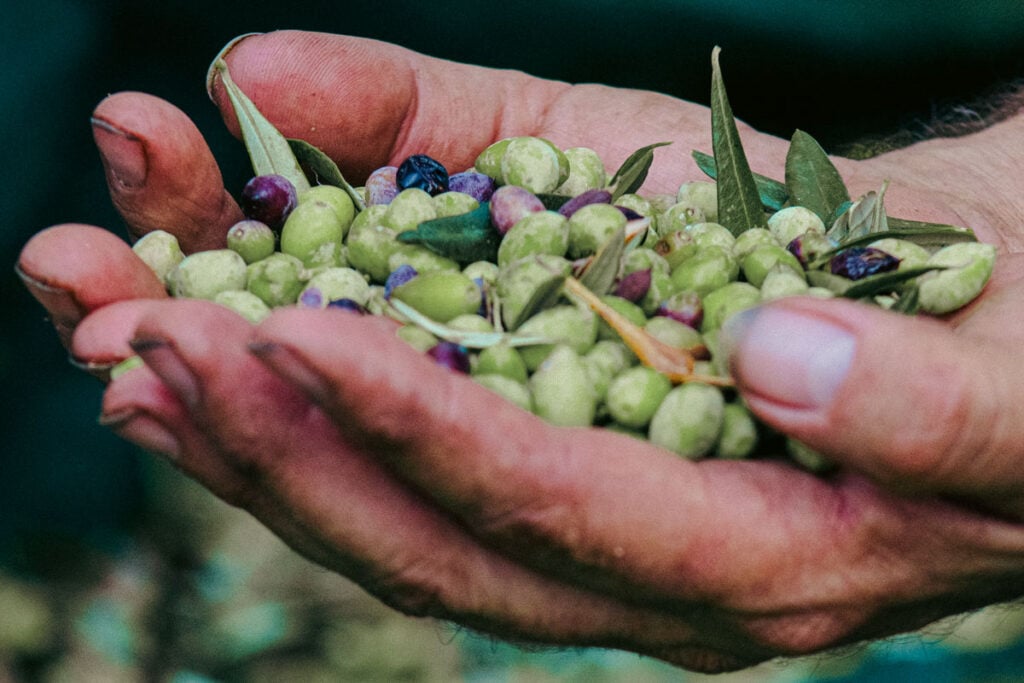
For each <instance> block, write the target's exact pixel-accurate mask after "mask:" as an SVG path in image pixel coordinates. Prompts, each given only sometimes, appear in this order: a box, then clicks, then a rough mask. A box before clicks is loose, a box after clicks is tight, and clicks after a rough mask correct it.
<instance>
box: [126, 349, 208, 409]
mask: <svg viewBox="0 0 1024 683" xmlns="http://www.w3.org/2000/svg"><path fill="white" fill-rule="evenodd" d="M129 346H131V347H132V350H133V351H135V353H137V354H139V355H140V356H142V360H144V361H145V362H146V366H147V367H149V368H150V369H151V370H152V371H153V372H155V373H156V374H157V375H158V376H159V377H160V379H161V380H162V381H163V382H164V384H166V385H167V386H168V387H169V388H170V389H171V391H173V392H174V393H175V394H177V396H178V398H180V399H181V401H182V402H183V403H184V404H185V405H186V406H188V407H190V408H194V407H196V406H197V405H199V382H198V380H197V379H196V376H195V375H194V374H193V373H192V371H191V370H190V369H189V367H188V365H186V364H185V362H184V361H183V360H182V358H181V356H179V355H178V352H177V351H176V350H175V348H174V345H173V344H171V343H170V342H169V341H166V340H163V339H133V340H132V341H131V342H129Z"/></svg>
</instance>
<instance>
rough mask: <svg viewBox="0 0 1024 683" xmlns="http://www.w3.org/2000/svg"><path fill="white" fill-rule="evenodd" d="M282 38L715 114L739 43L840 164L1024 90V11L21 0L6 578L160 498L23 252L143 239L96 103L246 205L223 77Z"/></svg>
mask: <svg viewBox="0 0 1024 683" xmlns="http://www.w3.org/2000/svg"><path fill="white" fill-rule="evenodd" d="M275 28H304V29H314V30H322V31H329V32H338V33H350V34H356V35H365V36H370V37H375V38H381V39H384V40H389V41H393V42H396V43H399V44H402V45H405V46H408V47H411V48H413V49H417V50H420V51H422V52H426V53H429V54H433V55H436V56H440V57H447V58H451V59H456V60H461V61H468V62H473V63H478V64H484V65H492V66H499V67H508V68H517V69H522V70H525V71H528V72H531V73H533V74H536V75H539V76H546V77H551V78H557V79H563V80H568V81H593V82H603V83H607V84H612V85H622V86H630V87H640V88H650V89H656V90H660V91H664V92H667V93H671V94H675V95H678V96H681V97H684V98H687V99H691V100H696V101H700V102H703V101H705V100H706V98H707V90H708V79H709V55H710V52H711V48H712V46H713V45H715V44H718V45H721V46H722V47H723V57H722V60H723V68H724V69H725V73H726V80H727V83H728V85H729V90H730V96H731V98H732V104H733V109H734V111H735V112H736V114H737V116H738V117H740V118H742V119H745V120H746V121H748V122H750V123H752V124H753V125H755V126H757V127H759V128H761V129H763V130H767V131H770V132H775V133H778V134H780V135H784V136H787V137H788V136H789V135H790V134H791V132H792V131H793V129H795V128H802V129H805V130H807V131H809V132H811V133H812V135H814V136H815V137H817V138H818V139H819V140H820V141H822V142H823V144H824V145H825V146H826V147H828V148H835V146H837V145H840V144H842V143H846V142H849V141H851V140H854V139H857V138H860V137H862V136H873V135H884V134H888V133H890V132H892V131H893V130H894V129H897V128H899V127H901V126H908V125H909V126H915V127H919V122H920V121H924V120H927V119H928V118H929V117H930V116H931V115H932V114H933V112H934V111H936V110H940V109H944V108H946V107H948V106H949V105H950V104H952V103H956V102H960V101H963V100H965V99H969V98H971V97H973V96H975V95H977V94H979V93H982V92H984V91H985V90H986V89H988V88H990V87H991V86H992V85H993V84H995V83H998V82H1000V81H1004V80H1007V79H1012V78H1015V77H1024V6H1022V4H1021V3H1020V2H1019V0H975V1H974V2H945V3H942V2H939V3H937V2H934V0H931V1H928V0H906V1H902V2H900V1H898V0H897V1H890V2H837V1H825V0H817V1H815V0H799V1H792V2H758V1H756V0H676V1H671V0H661V1H657V0H638V1H637V2H631V3H621V2H615V3H613V2H609V1H607V0H594V1H592V2H589V3H584V2H571V1H568V0H547V1H545V2H537V1H528V2H520V3H508V2H505V3H484V2H463V1H456V2H446V3H430V2H404V1H394V2H386V3H378V2H372V1H370V0H364V1H363V2H359V3H346V2H338V1H335V2H325V1H322V0H307V1H305V2H302V3H296V2H281V1H278V2H274V3H271V2H262V1H261V0H253V1H252V2H249V3H244V4H242V3H220V4H212V3H206V2H181V1H178V2H174V1H167V2H162V3H141V2H127V1H124V2H113V1H107V2H103V1H98V0H91V1H88V2H87V1H76V0H36V1H34V2H26V1H20V2H16V3H15V5H14V6H13V7H8V8H7V9H6V10H5V17H4V20H3V21H2V22H0V57H2V65H3V68H2V69H0V111H2V117H0V121H2V123H3V126H2V131H3V132H2V136H3V137H2V144H3V146H2V148H0V149H2V153H3V155H4V163H3V164H2V168H3V178H2V182H0V188H2V189H0V198H2V200H3V201H2V204H0V206H2V207H3V214H2V215H3V223H2V225H3V228H2V230H0V253H2V257H0V261H2V262H3V263H4V264H7V265H6V266H4V268H3V271H2V272H3V275H2V276H0V287H2V290H0V297H2V302H3V310H4V313H3V318H4V319H3V321H2V323H0V330H2V332H0V387H3V389H2V391H3V397H4V408H3V410H0V420H2V422H0V430H2V434H3V439H4V441H3V443H4V447H3V449H2V451H0V566H7V567H9V568H13V569H16V570H18V571H23V572H28V573H43V574H49V573H53V572H60V571H69V570H70V571H77V570H78V566H77V565H76V564H75V558H78V557H80V555H81V550H82V549H83V548H89V549H93V548H97V547H99V548H103V549H116V548H117V547H118V545H119V544H120V543H123V542H125V539H126V538H128V535H127V534H128V533H130V532H131V531H133V530H134V528H135V526H136V524H137V522H138V520H140V519H142V518H143V517H142V513H143V512H144V510H145V503H146V497H145V495H144V487H143V485H142V484H143V476H142V474H143V470H142V467H141V462H142V461H141V460H140V458H139V455H138V453H136V451H135V450H134V449H133V448H131V447H129V446H127V445H125V444H123V443H121V442H120V441H118V440H117V439H115V438H113V437H112V436H110V435H109V434H107V433H106V432H105V431H104V430H103V429H101V428H100V427H99V426H97V425H96V416H97V414H98V411H99V398H100V393H101V387H100V385H99V384H98V383H97V382H95V381H94V380H92V379H90V378H88V377H86V376H84V375H83V374H81V373H79V372H76V371H75V370H73V369H72V368H71V367H70V366H69V365H68V364H67V362H66V357H65V354H64V351H63V349H62V348H61V347H60V345H59V343H58V342H57V339H56V337H55V335H54V334H53V333H52V331H51V330H50V329H49V327H48V326H47V325H46V323H45V322H44V320H43V314H42V310H41V308H39V307H38V305H36V304H35V302H34V301H33V300H31V299H30V297H29V296H28V295H27V294H26V293H25V292H24V291H23V289H22V287H21V285H20V283H19V282H18V281H17V279H16V278H15V276H14V274H13V270H12V267H13V264H14V262H15V260H16V257H17V253H18V250H19V249H20V247H21V245H22V244H24V242H25V241H26V240H27V239H28V238H29V237H30V236H31V235H32V234H33V233H34V232H36V231H38V230H40V229H42V228H44V227H46V226H47V225H51V224H54V223H60V222H66V221H81V222H88V223H95V224H98V225H103V226H106V227H109V228H111V229H113V230H115V231H117V232H122V231H123V229H122V225H121V222H120V220H119V218H118V217H117V215H116V214H115V213H114V212H113V211H112V209H111V208H110V206H109V200H108V198H107V195H106V190H105V184H104V182H103V176H102V170H101V168H100V164H99V161H98V159H97V157H96V154H95V151H94V149H93V145H92V138H91V131H90V128H89V114H90V112H91V110H92V108H93V107H94V106H95V104H96V103H97V102H98V101H99V100H100V99H102V98H103V97H104V96H105V95H107V94H108V93H111V92H114V91H118V90H127V89H134V90H144V91H148V92H151V93H154V94H157V95H159V96H162V97H165V98H167V99H169V100H171V101H173V102H174V103H176V104H178V105H179V106H180V107H181V108H182V109H184V110H185V111H186V112H187V113H188V114H189V115H191V116H192V117H193V118H194V119H195V120H196V121H197V123H198V124H199V126H200V128H201V129H202V130H203V131H204V132H205V133H206V134H207V136H208V138H209V140H210V142H211V145H212V146H213V148H214V151H215V153H216V154H217V156H218V157H219V158H220V159H222V160H223V164H224V167H225V178H226V180H227V182H228V186H229V188H230V189H234V190H237V189H238V188H240V187H241V184H242V183H243V182H244V180H245V178H246V176H247V169H246V160H245V156H244V151H243V150H242V147H241V145H240V144H239V143H238V142H237V141H235V140H234V139H233V138H231V137H230V136H229V135H227V133H226V132H224V130H223V128H222V125H221V122H220V118H219V115H218V114H217V112H216V111H215V109H214V107H213V106H212V105H211V104H210V103H209V101H208V100H207V98H206V93H205V90H204V85H203V78H204V75H205V72H206V68H207V65H208V63H209V61H210V59H211V58H212V56H213V55H214V54H216V52H217V51H218V50H219V49H220V47H221V46H222V45H223V44H224V43H225V42H226V41H227V40H228V39H230V38H231V37H233V36H235V35H237V34H239V33H244V32H249V31H266V30H272V29H275Z"/></svg>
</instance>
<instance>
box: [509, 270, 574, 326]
mask: <svg viewBox="0 0 1024 683" xmlns="http://www.w3.org/2000/svg"><path fill="white" fill-rule="evenodd" d="M565 278H566V276H565V275H562V274H552V276H551V278H550V279H548V280H545V281H544V282H542V283H541V284H540V285H539V286H538V287H537V289H535V290H534V291H533V296H531V297H530V300H529V301H527V302H526V305H525V306H523V310H521V311H520V312H519V315H518V316H516V319H515V320H513V321H512V324H511V325H509V327H510V328H511V329H513V330H516V329H519V326H520V325H522V324H523V323H525V322H526V321H527V320H529V319H530V318H531V317H533V315H534V314H535V313H537V312H538V311H542V310H544V309H545V308H550V307H551V306H553V305H554V304H555V302H556V301H558V299H559V297H560V296H561V295H562V285H563V284H565Z"/></svg>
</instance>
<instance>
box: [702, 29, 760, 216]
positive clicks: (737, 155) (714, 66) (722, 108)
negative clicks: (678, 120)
mask: <svg viewBox="0 0 1024 683" xmlns="http://www.w3.org/2000/svg"><path fill="white" fill-rule="evenodd" d="M721 50H722V48H720V47H718V46H717V45H716V46H715V48H714V49H713V50H712V51H711V147H712V151H713V152H714V155H715V163H716V164H717V168H718V182H717V183H716V187H717V188H718V222H719V223H721V224H722V225H724V226H725V227H727V228H728V229H729V231H730V232H731V233H732V234H733V235H739V234H740V233H742V232H745V231H746V230H747V229H749V228H754V227H762V228H763V227H766V226H767V221H766V219H765V213H764V210H763V209H762V208H761V198H760V196H759V195H758V191H757V185H756V184H755V183H754V175H753V173H751V171H750V164H749V163H748V162H747V155H746V153H745V152H744V151H743V143H742V142H741V140H740V134H739V131H738V130H737V129H736V119H735V118H734V117H733V114H732V107H731V106H730V105H729V97H728V94H727V93H726V91H725V81H724V80H723V78H722V69H721V67H720V66H719V64H718V54H719V53H720V52H721Z"/></svg>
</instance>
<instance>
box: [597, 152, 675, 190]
mask: <svg viewBox="0 0 1024 683" xmlns="http://www.w3.org/2000/svg"><path fill="white" fill-rule="evenodd" d="M671 144H672V143H671V142H656V143H654V144H653V145H647V146H646V147H641V148H640V149H638V150H637V151H635V152H633V153H632V154H630V155H629V158H628V159H626V160H625V161H624V162H622V165H621V166H619V170H617V171H616V172H615V175H613V176H612V179H611V181H610V182H609V183H608V191H609V192H611V193H612V203H613V204H614V203H615V200H616V199H618V198H619V197H621V196H622V195H624V194H630V193H631V192H636V191H637V190H639V189H640V186H641V185H643V184H644V180H646V179H647V172H648V171H649V170H650V169H651V164H653V163H654V150H655V149H657V148H658V147H664V146H665V145H671Z"/></svg>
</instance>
